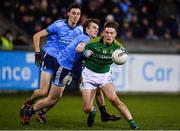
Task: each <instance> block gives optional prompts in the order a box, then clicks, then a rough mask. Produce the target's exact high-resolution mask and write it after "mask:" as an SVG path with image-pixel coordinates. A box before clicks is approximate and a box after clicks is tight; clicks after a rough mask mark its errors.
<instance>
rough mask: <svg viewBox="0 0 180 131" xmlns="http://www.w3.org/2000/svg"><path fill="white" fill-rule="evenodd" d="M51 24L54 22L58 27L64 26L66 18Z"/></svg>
mask: <svg viewBox="0 0 180 131" xmlns="http://www.w3.org/2000/svg"><path fill="white" fill-rule="evenodd" d="M53 24H55V25H56V26H58V27H61V26H64V25H65V24H66V19H60V20H56V21H55V22H54V23H53Z"/></svg>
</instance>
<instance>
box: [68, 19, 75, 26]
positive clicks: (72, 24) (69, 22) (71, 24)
mask: <svg viewBox="0 0 180 131" xmlns="http://www.w3.org/2000/svg"><path fill="white" fill-rule="evenodd" d="M68 25H69V26H70V27H71V28H74V27H75V26H76V25H77V24H76V23H72V22H71V21H70V20H68Z"/></svg>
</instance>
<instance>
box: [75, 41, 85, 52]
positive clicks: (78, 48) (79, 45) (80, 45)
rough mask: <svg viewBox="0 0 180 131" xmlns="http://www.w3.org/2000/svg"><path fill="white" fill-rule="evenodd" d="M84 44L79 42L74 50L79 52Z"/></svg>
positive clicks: (82, 49)
mask: <svg viewBox="0 0 180 131" xmlns="http://www.w3.org/2000/svg"><path fill="white" fill-rule="evenodd" d="M84 47H85V44H84V43H79V44H78V46H77V47H76V52H78V53H81V52H83V51H84Z"/></svg>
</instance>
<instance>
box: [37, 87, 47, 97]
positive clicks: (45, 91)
mask: <svg viewBox="0 0 180 131" xmlns="http://www.w3.org/2000/svg"><path fill="white" fill-rule="evenodd" d="M39 94H40V95H41V96H45V95H47V94H48V89H40V90H39Z"/></svg>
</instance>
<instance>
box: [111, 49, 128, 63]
mask: <svg viewBox="0 0 180 131" xmlns="http://www.w3.org/2000/svg"><path fill="white" fill-rule="evenodd" d="M127 60H128V52H127V51H126V49H124V48H119V49H116V50H115V51H114V52H113V53H112V61H113V62H114V63H115V64H117V65H122V64H124V63H126V61H127Z"/></svg>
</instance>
